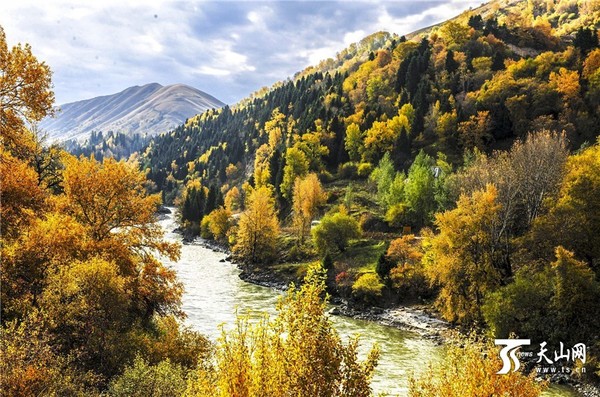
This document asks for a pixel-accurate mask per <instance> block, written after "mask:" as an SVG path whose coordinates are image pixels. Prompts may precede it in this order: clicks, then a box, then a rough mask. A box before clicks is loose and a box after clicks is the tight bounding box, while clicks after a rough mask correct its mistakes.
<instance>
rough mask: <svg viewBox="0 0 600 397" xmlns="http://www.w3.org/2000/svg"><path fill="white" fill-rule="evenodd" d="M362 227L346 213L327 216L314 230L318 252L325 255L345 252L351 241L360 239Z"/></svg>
mask: <svg viewBox="0 0 600 397" xmlns="http://www.w3.org/2000/svg"><path fill="white" fill-rule="evenodd" d="M360 235H361V231H360V226H359V225H358V222H357V221H356V219H354V218H353V217H351V216H350V215H348V214H347V213H346V211H341V212H336V213H335V214H333V215H325V216H324V217H323V219H321V223H319V224H318V225H317V226H316V227H315V228H314V229H313V230H312V236H313V241H314V243H315V246H316V247H317V250H319V252H320V253H321V254H323V255H325V254H327V253H333V252H337V251H339V252H343V251H345V250H346V248H347V247H348V242H349V241H350V239H355V238H358V237H360Z"/></svg>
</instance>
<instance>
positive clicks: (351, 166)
mask: <svg viewBox="0 0 600 397" xmlns="http://www.w3.org/2000/svg"><path fill="white" fill-rule="evenodd" d="M357 175H358V167H357V165H356V163H353V162H348V163H344V164H340V166H339V167H338V178H340V179H356V177H357Z"/></svg>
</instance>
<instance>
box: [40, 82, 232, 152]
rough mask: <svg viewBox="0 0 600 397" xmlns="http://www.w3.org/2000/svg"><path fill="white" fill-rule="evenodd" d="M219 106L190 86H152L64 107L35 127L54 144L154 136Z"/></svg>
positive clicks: (132, 88) (219, 104) (216, 101)
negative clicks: (106, 136) (95, 135)
mask: <svg viewBox="0 0 600 397" xmlns="http://www.w3.org/2000/svg"><path fill="white" fill-rule="evenodd" d="M221 106H223V103H222V102H221V101H219V100H218V99H216V98H214V97H212V96H210V95H208V94H206V93H205V92H202V91H200V90H197V89H195V88H193V87H189V86H186V85H184V84H174V85H169V86H162V85H160V84H158V83H152V84H146V85H144V86H135V87H129V88H127V89H125V90H123V91H121V92H119V93H117V94H113V95H107V96H100V97H96V98H92V99H87V100H83V101H78V102H72V103H67V104H64V105H62V106H60V107H59V109H60V110H59V111H58V112H57V114H56V117H55V118H45V119H44V120H43V121H42V122H41V123H40V125H39V127H40V128H41V129H42V130H44V131H46V132H47V133H48V137H49V138H50V140H58V141H65V140H68V139H81V138H84V137H87V136H88V135H89V134H90V133H91V132H92V131H96V132H100V131H101V132H104V133H108V132H109V131H113V132H120V133H123V134H126V135H135V134H140V135H156V134H158V133H160V132H164V131H169V130H171V129H172V128H174V127H176V126H177V125H179V124H181V123H183V122H185V120H186V119H187V118H188V117H191V116H193V115H195V114H198V113H202V112H204V111H206V110H208V109H213V108H220V107H221Z"/></svg>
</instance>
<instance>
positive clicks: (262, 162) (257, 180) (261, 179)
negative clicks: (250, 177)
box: [254, 144, 273, 187]
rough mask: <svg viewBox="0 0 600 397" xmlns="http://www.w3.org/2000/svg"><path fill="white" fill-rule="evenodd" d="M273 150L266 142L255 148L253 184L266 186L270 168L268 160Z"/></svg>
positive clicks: (269, 176) (269, 177)
mask: <svg viewBox="0 0 600 397" xmlns="http://www.w3.org/2000/svg"><path fill="white" fill-rule="evenodd" d="M272 155H273V151H272V149H271V147H270V146H269V145H267V144H264V145H262V146H261V147H259V148H258V149H257V150H256V157H255V158H254V185H255V186H256V187H261V186H267V184H268V183H269V180H270V179H271V170H270V169H269V161H270V160H271V156H272Z"/></svg>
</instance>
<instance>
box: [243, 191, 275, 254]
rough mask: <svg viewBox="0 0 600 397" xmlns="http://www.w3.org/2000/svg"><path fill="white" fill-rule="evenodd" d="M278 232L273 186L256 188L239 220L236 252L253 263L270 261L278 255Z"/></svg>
mask: <svg viewBox="0 0 600 397" xmlns="http://www.w3.org/2000/svg"><path fill="white" fill-rule="evenodd" d="M278 235H279V221H278V219H277V211H276V209H275V200H274V199H273V194H272V191H271V189H269V188H268V187H266V186H262V187H259V188H257V189H254V190H253V191H252V192H251V193H250V194H249V196H248V199H247V202H246V210H245V211H244V212H243V213H242V215H241V217H240V220H239V224H238V231H237V235H236V244H235V246H234V247H233V251H234V253H235V254H236V255H238V256H239V257H240V258H241V259H242V260H244V261H248V262H251V263H259V262H264V261H268V260H270V259H272V258H273V255H274V254H275V247H276V243H277V237H278Z"/></svg>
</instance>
